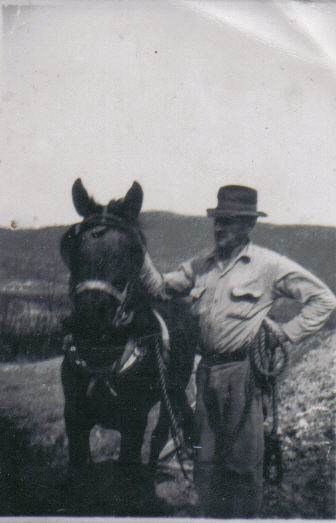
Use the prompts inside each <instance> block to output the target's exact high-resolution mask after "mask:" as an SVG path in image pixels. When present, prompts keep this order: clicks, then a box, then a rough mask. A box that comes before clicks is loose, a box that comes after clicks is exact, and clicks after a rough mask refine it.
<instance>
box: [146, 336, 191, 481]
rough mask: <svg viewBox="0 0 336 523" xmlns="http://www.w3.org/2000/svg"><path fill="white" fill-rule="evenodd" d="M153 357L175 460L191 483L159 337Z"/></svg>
mask: <svg viewBox="0 0 336 523" xmlns="http://www.w3.org/2000/svg"><path fill="white" fill-rule="evenodd" d="M155 357H156V362H157V366H158V370H159V378H160V386H161V392H162V396H163V401H164V404H165V407H166V409H167V412H168V415H169V421H170V426H171V432H172V438H173V441H174V446H175V450H176V456H177V460H178V462H179V465H180V469H181V471H182V473H183V476H184V478H185V480H186V481H187V482H188V483H190V484H191V481H190V479H189V477H188V474H187V471H186V470H185V468H184V463H183V452H182V451H183V450H184V449H185V447H186V445H185V442H184V438H183V436H182V434H181V429H180V428H179V426H178V423H177V420H176V417H175V414H174V411H173V407H172V404H171V401H170V399H169V394H168V390H167V383H166V376H165V368H164V367H165V365H164V362H163V358H162V354H161V350H160V343H159V337H156V338H155Z"/></svg>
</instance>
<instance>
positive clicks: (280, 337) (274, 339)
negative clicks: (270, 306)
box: [264, 316, 288, 347]
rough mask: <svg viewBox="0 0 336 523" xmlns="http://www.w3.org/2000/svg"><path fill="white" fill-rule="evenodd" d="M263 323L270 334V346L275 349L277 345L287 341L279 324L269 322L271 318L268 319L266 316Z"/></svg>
mask: <svg viewBox="0 0 336 523" xmlns="http://www.w3.org/2000/svg"><path fill="white" fill-rule="evenodd" d="M264 323H265V325H266V328H267V329H268V331H269V334H270V344H271V346H273V347H277V346H278V345H282V344H283V343H285V342H286V341H288V338H287V336H286V334H285V333H284V331H283V330H282V328H281V326H280V325H279V323H277V322H276V321H274V320H271V318H269V317H268V316H266V318H265V319H264Z"/></svg>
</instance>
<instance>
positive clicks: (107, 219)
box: [71, 207, 141, 328]
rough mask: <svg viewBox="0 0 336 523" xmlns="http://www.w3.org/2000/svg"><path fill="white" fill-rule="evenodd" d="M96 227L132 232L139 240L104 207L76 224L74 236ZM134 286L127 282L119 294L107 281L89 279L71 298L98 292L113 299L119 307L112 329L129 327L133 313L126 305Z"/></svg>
mask: <svg viewBox="0 0 336 523" xmlns="http://www.w3.org/2000/svg"><path fill="white" fill-rule="evenodd" d="M96 225H105V226H107V227H109V228H113V227H116V228H119V229H121V230H124V231H132V232H133V233H134V234H135V235H136V237H137V238H138V239H139V240H140V237H139V234H137V232H136V231H134V229H133V228H132V226H131V225H129V224H128V223H125V222H124V221H123V220H122V218H120V217H119V216H114V215H111V214H109V213H108V212H107V209H106V207H104V209H103V213H102V214H97V215H96V214H95V215H91V216H89V217H88V218H85V219H84V220H83V221H82V223H80V224H78V229H77V230H76V232H75V234H76V235H79V234H80V232H82V231H83V230H86V229H87V228H91V227H94V226H96ZM140 243H141V240H140ZM134 286H135V279H134V280H132V281H130V280H128V281H127V283H126V285H125V287H124V289H123V291H122V292H120V291H119V290H118V289H117V288H116V287H115V285H113V284H112V283H111V282H109V281H105V280H92V279H90V280H84V281H81V282H79V283H77V285H75V287H74V289H73V290H72V292H71V296H78V295H79V294H81V293H82V292H85V291H100V292H105V293H106V294H108V295H109V296H112V297H113V298H115V299H116V300H117V301H118V302H119V305H118V307H117V310H116V312H115V315H114V317H113V320H112V327H115V328H118V327H124V326H127V325H129V324H130V323H131V322H132V320H133V318H134V311H129V312H127V311H126V307H127V304H128V303H129V301H130V299H131V297H132V293H133V290H134Z"/></svg>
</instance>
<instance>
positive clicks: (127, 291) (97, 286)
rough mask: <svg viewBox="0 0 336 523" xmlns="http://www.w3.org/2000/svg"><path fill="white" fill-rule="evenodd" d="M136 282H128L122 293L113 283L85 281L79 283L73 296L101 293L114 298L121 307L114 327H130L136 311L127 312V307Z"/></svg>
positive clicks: (114, 319) (117, 311)
mask: <svg viewBox="0 0 336 523" xmlns="http://www.w3.org/2000/svg"><path fill="white" fill-rule="evenodd" d="M134 285H135V280H133V281H127V283H126V285H125V287H124V290H123V291H122V292H120V291H119V290H118V289H117V288H116V287H115V286H114V285H113V284H112V283H110V282H109V281H104V280H84V281H81V282H79V283H78V284H77V285H76V286H75V288H74V289H73V291H72V293H71V296H78V294H81V293H82V292H85V291H100V292H105V293H106V294H108V295H109V296H113V298H115V299H116V300H117V301H118V302H119V305H118V307H117V310H116V312H115V314H114V317H113V320H112V322H111V325H112V327H114V328H118V327H124V326H126V325H129V324H130V323H131V322H132V320H133V318H134V311H132V310H131V311H127V310H126V307H127V304H128V303H129V301H130V300H131V297H132V293H133V288H134Z"/></svg>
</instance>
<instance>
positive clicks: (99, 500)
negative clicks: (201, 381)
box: [0, 331, 336, 519]
mask: <svg viewBox="0 0 336 523" xmlns="http://www.w3.org/2000/svg"><path fill="white" fill-rule="evenodd" d="M335 345H336V332H335V331H333V332H332V331H324V332H322V333H321V334H319V335H316V336H315V337H313V338H311V339H310V340H309V342H306V343H305V344H302V345H299V346H298V347H296V348H293V349H292V351H291V352H292V358H291V363H290V366H289V368H288V370H287V372H286V375H285V376H284V378H283V380H282V383H281V386H280V397H281V402H280V406H279V415H280V430H281V438H282V448H283V461H284V477H283V480H282V483H281V485H278V484H271V483H269V482H265V499H264V507H263V513H262V516H263V517H265V518H272V517H273V518H275V517H281V518H314V519H322V518H331V519H333V518H335V515H336V514H335V488H334V485H335V431H334V427H335V423H334V418H333V416H334V412H335V407H336V400H335V390H334V389H335V380H334V369H335V364H334V363H335V362H334V360H335V351H334V348H335ZM60 363H61V360H60V358H56V359H53V360H49V361H44V362H39V363H21V364H2V365H1V366H0V397H1V411H0V472H1V475H0V515H2V516H4V515H13V516H14V515H17V516H19V515H71V516H74V515H88V516H91V515H97V516H98V515H112V516H119V515H120V516H126V515H129V516H134V515H136V516H175V517H193V516H198V515H199V514H200V512H199V508H198V505H197V497H196V494H195V491H194V489H193V486H192V484H191V483H188V482H187V481H186V480H185V478H184V477H183V475H182V474H181V472H180V471H179V469H178V468H176V467H175V466H174V461H173V462H172V463H170V466H167V464H164V463H162V466H161V467H160V468H159V470H158V471H157V474H156V494H157V498H158V500H155V499H154V496H153V495H152V492H151V490H150V485H149V483H148V481H147V471H146V466H143V468H142V469H141V471H140V473H141V474H142V479H141V481H137V483H136V486H134V485H132V483H131V482H129V481H127V480H126V479H125V476H124V475H123V474H122V471H120V469H119V467H118V464H117V463H116V461H115V457H116V455H117V452H118V434H117V433H115V432H113V431H104V430H102V429H101V428H99V427H96V428H95V429H94V431H93V434H92V438H91V444H92V449H93V457H94V460H95V465H94V466H93V468H92V470H91V471H90V474H89V475H88V476H87V477H84V478H83V477H82V478H78V481H79V487H78V488H76V489H73V488H70V487H69V485H68V484H67V483H66V482H65V470H66V459H67V448H66V445H67V444H66V438H65V435H64V423H63V418H62V410H63V396H62V391H61V385H60V377H59V369H60ZM153 416H154V414H153ZM151 423H152V424H153V419H152V420H151ZM150 425H151V424H150ZM150 430H151V426H149V428H148V434H147V439H146V441H145V444H144V448H143V454H144V459H146V456H147V455H148V437H149V432H150ZM187 466H188V469H189V472H188V474H189V477H190V478H191V470H190V469H191V466H192V464H191V463H190V462H189V463H187Z"/></svg>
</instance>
